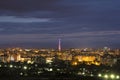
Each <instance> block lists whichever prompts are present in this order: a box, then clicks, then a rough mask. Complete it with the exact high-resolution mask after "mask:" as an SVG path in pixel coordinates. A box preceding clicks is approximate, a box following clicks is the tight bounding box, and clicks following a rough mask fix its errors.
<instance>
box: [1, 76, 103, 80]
mask: <svg viewBox="0 0 120 80" xmlns="http://www.w3.org/2000/svg"><path fill="white" fill-rule="evenodd" d="M0 80H102V79H100V78H97V77H90V76H74V77H72V76H62V77H61V76H60V77H56V76H50V77H49V76H46V77H38V76H36V77H30V76H26V77H16V76H14V77H10V76H1V77H0Z"/></svg>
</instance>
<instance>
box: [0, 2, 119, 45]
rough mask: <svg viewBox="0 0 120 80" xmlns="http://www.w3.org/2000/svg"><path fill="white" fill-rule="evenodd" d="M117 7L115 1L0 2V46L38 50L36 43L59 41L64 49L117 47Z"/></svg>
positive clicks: (43, 43) (44, 43) (49, 43)
mask: <svg viewBox="0 0 120 80" xmlns="http://www.w3.org/2000/svg"><path fill="white" fill-rule="evenodd" d="M119 3H120V1H118V0H114V1H112V0H99V1H98V0H0V38H1V43H0V44H1V45H3V44H5V45H7V44H9V43H10V44H12V43H14V42H15V44H13V45H17V44H18V45H20V44H22V45H23V44H24V46H25V45H26V46H30V44H31V45H33V44H34V46H38V45H36V44H37V43H39V44H41V45H42V46H46V47H47V46H51V47H52V45H51V43H52V44H54V42H55V41H57V39H58V38H59V37H61V38H62V39H63V43H64V44H63V45H64V47H80V46H81V47H87V46H88V47H90V46H93V47H96V46H98V47H101V46H104V45H107V46H112V45H113V46H114V47H118V44H120V42H119V40H120V38H119V31H120V27H119V26H120V23H119V22H120V15H119V14H120V5H119ZM47 44H48V45H47ZM71 45H72V46H71ZM113 46H112V47H113Z"/></svg>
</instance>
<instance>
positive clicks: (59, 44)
mask: <svg viewBox="0 0 120 80" xmlns="http://www.w3.org/2000/svg"><path fill="white" fill-rule="evenodd" d="M58 51H59V52H60V51H61V39H59V43H58Z"/></svg>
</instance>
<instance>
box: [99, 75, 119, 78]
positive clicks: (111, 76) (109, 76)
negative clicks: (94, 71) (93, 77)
mask: <svg viewBox="0 0 120 80" xmlns="http://www.w3.org/2000/svg"><path fill="white" fill-rule="evenodd" d="M98 77H103V78H105V79H120V76H119V75H115V74H104V75H102V74H98Z"/></svg>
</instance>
